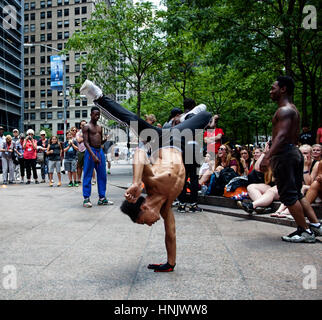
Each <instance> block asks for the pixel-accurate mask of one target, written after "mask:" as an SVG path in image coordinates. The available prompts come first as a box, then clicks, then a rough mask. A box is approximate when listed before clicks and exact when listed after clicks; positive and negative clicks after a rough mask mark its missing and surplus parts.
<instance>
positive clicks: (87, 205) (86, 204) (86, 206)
mask: <svg viewBox="0 0 322 320" xmlns="http://www.w3.org/2000/svg"><path fill="white" fill-rule="evenodd" d="M83 207H85V208H91V207H92V203H91V200H89V198H87V199H84V201H83Z"/></svg>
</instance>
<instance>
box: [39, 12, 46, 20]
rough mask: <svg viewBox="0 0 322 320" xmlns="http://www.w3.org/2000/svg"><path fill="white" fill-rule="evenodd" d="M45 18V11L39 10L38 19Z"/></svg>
mask: <svg viewBox="0 0 322 320" xmlns="http://www.w3.org/2000/svg"><path fill="white" fill-rule="evenodd" d="M45 18H46V12H45V11H42V12H40V19H45Z"/></svg>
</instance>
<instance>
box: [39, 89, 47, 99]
mask: <svg viewBox="0 0 322 320" xmlns="http://www.w3.org/2000/svg"><path fill="white" fill-rule="evenodd" d="M40 96H41V97H42V98H44V97H46V90H40Z"/></svg>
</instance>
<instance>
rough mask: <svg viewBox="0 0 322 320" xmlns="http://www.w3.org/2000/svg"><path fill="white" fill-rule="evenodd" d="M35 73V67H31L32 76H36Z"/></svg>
mask: <svg viewBox="0 0 322 320" xmlns="http://www.w3.org/2000/svg"><path fill="white" fill-rule="evenodd" d="M35 74H36V73H35V69H34V68H31V69H30V75H31V76H34V75H35Z"/></svg>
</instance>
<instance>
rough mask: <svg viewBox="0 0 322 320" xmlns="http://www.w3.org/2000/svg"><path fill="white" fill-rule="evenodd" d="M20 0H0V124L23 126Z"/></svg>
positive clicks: (8, 127) (9, 126) (21, 12)
mask: <svg viewBox="0 0 322 320" xmlns="http://www.w3.org/2000/svg"><path fill="white" fill-rule="evenodd" d="M22 3H23V1H19V0H1V1H0V10H1V18H0V125H1V126H3V127H4V129H5V131H9V132H10V131H12V130H13V129H14V128H17V129H20V130H21V129H22V128H23V91H22V87H23V61H22V59H23V46H22V44H23V7H22Z"/></svg>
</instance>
